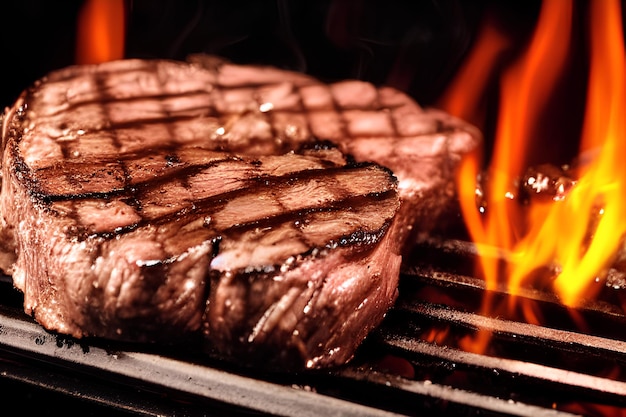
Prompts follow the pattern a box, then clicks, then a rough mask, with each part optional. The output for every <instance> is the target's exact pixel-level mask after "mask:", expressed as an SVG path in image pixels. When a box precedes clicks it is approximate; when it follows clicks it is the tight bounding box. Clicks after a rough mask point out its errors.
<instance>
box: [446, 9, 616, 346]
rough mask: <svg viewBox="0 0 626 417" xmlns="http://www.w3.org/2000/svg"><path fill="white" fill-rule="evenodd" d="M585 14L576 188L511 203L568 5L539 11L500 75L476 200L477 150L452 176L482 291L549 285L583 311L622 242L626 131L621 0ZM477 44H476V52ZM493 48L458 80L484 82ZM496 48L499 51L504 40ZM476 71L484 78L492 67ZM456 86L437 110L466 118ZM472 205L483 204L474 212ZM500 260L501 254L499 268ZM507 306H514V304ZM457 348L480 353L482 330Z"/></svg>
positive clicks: (474, 95)
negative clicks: (586, 65)
mask: <svg viewBox="0 0 626 417" xmlns="http://www.w3.org/2000/svg"><path fill="white" fill-rule="evenodd" d="M589 7H590V13H589V15H590V21H589V27H590V28H591V31H590V43H589V45H590V71H589V80H588V85H587V87H588V91H587V103H586V111H585V119H584V125H583V129H582V138H572V141H573V140H576V139H580V144H581V147H580V155H579V156H580V157H579V159H580V161H581V165H580V166H579V167H577V170H576V171H575V174H576V176H577V178H576V182H575V185H574V186H573V187H572V188H571V190H569V191H568V192H567V193H565V194H563V195H560V196H559V198H558V199H557V198H555V199H554V200H552V201H545V200H541V201H540V199H531V202H530V204H529V206H523V205H522V204H520V202H519V201H517V198H516V197H517V194H518V191H517V186H516V181H518V180H519V179H520V178H521V177H522V175H523V174H524V170H525V169H526V168H528V164H529V161H530V155H531V154H532V152H533V149H532V144H533V140H532V139H533V137H534V136H535V133H536V131H537V130H538V128H539V120H540V116H541V113H542V112H544V111H546V110H548V109H547V108H546V105H547V102H548V100H549V99H550V98H551V94H552V93H553V89H554V86H556V85H557V81H558V79H559V77H561V76H562V75H563V73H564V71H565V70H567V62H568V56H569V55H568V54H569V45H570V43H571V39H570V38H571V31H572V17H573V5H572V2H571V1H561V0H546V1H544V2H543V3H542V6H541V11H540V15H539V19H538V21H537V26H536V28H535V31H534V33H533V36H532V38H531V39H530V42H529V44H528V47H527V49H526V50H525V51H524V53H523V55H522V56H521V57H520V58H519V59H518V60H517V61H515V62H514V63H513V65H512V66H511V67H510V68H509V69H507V70H506V71H505V72H504V73H503V76H502V79H501V86H500V112H499V115H498V123H497V126H496V129H495V146H494V150H493V154H492V156H491V160H490V165H489V167H488V169H487V171H486V174H487V181H486V183H485V188H484V189H483V190H481V192H482V195H477V191H476V190H479V188H477V187H476V180H477V178H478V176H479V174H481V167H482V161H481V159H480V158H481V154H480V152H478V153H477V154H475V155H474V154H473V155H468V157H466V158H465V159H464V160H463V161H462V162H461V164H460V167H459V170H458V172H457V186H458V190H459V197H460V202H461V209H462V211H463V215H464V219H465V222H466V225H467V228H468V231H469V233H470V235H471V238H472V240H473V241H474V242H475V243H476V246H477V249H478V251H479V254H480V257H479V269H480V272H481V273H482V275H483V277H484V278H485V282H486V289H487V290H494V289H496V287H497V286H498V284H499V283H502V282H504V283H505V285H506V286H507V287H508V289H509V292H510V293H511V294H513V295H516V294H519V292H520V290H521V288H523V286H525V285H528V284H533V285H537V286H540V287H543V288H545V287H547V286H551V287H552V288H553V289H554V291H555V293H556V294H557V295H558V296H559V298H560V300H561V302H562V303H563V304H564V305H567V306H577V305H580V304H581V303H583V302H584V301H585V300H587V299H590V298H592V297H594V296H595V295H597V294H596V293H597V292H598V291H599V290H600V289H601V288H602V285H598V284H597V282H598V281H599V282H601V281H602V278H603V277H604V275H605V274H606V271H607V270H608V268H609V267H610V266H611V264H612V262H613V261H614V259H615V256H616V254H617V252H618V251H619V250H620V248H621V246H622V244H623V238H624V236H625V234H626V197H625V196H626V164H625V163H623V161H622V160H621V158H623V155H626V137H625V135H626V131H625V129H626V124H624V123H623V121H622V119H621V118H622V116H623V115H624V114H626V84H625V79H624V78H625V74H626V66H625V54H624V40H623V38H624V35H623V28H622V22H621V16H622V11H621V5H620V2H619V0H607V1H598V2H590V3H589ZM485 33H487V34H486V35H485ZM485 33H483V36H482V37H479V39H483V38H484V39H502V37H498V36H497V34H496V33H495V32H493V31H491V32H485ZM487 43H488V42H487ZM484 44H485V42H483V43H481V42H477V45H478V46H477V47H478V48H482V47H483V45H484ZM491 45H492V47H491V49H490V50H489V51H487V52H485V53H486V54H487V56H488V57H490V58H489V59H485V58H483V59H481V58H477V56H478V52H477V53H476V54H475V55H470V59H469V60H468V61H467V62H468V64H467V65H468V68H464V69H463V71H461V73H460V74H461V75H459V77H458V78H457V80H462V79H464V77H468V75H467V74H481V73H480V70H481V69H480V67H481V65H484V64H485V61H486V62H487V64H488V65H489V66H490V67H493V62H494V56H495V54H497V53H499V52H498V51H499V49H498V48H497V47H494V46H493V45H498V43H497V42H491ZM499 45H500V46H499V47H505V46H506V42H504V43H503V42H500V43H499ZM469 67H471V68H469ZM482 71H483V73H482V74H489V71H492V69H489V68H488V69H487V70H485V69H484V68H483V69H482ZM474 77H476V75H474ZM478 80H483V78H482V77H478ZM463 84H466V83H463V82H458V83H457V84H456V86H455V84H453V85H452V88H451V90H450V91H449V92H448V94H447V95H446V96H444V97H445V100H444V101H443V102H442V103H443V108H444V109H446V110H447V111H450V112H452V113H453V114H455V115H458V116H461V117H464V118H466V119H469V120H472V119H471V117H472V113H471V112H470V111H471V110H468V109H471V108H472V106H474V107H476V105H477V103H478V92H477V90H476V91H475V90H470V91H469V93H467V92H465V91H462V89H461V88H460V86H461V85H463ZM478 84H484V81H479V82H478ZM458 97H463V99H459V98H458ZM478 199H480V200H482V201H483V202H484V204H478V203H477V200H478ZM503 252H504V253H506V254H508V255H507V256H506V257H505V258H506V259H504V260H503V257H502V256H501V253H503ZM538 271H541V273H538ZM546 271H553V274H548V273H544V272H546ZM536 281H541V282H536ZM489 294H490V291H487V293H486V297H485V300H484V303H483V310H484V311H483V313H484V314H487V313H489V312H490V311H491V310H493V306H492V305H491V300H490V298H489V297H490V295H489ZM512 299H513V301H515V297H512ZM509 307H510V308H511V307H513V306H512V305H509ZM519 311H520V312H521V314H522V315H523V316H524V317H525V318H526V320H527V321H528V322H531V323H538V322H540V320H541V317H540V314H539V312H538V311H535V310H533V309H532V308H529V306H521V308H520V309H519ZM464 342H466V343H464V348H467V349H470V350H474V351H480V350H484V347H485V345H486V343H487V342H488V336H487V335H485V334H482V333H481V332H479V333H478V334H477V335H476V338H475V339H474V340H473V341H471V343H469V342H468V341H467V340H466V341H464ZM472 343H473V344H474V346H473V347H471V346H470V345H471V344H472Z"/></svg>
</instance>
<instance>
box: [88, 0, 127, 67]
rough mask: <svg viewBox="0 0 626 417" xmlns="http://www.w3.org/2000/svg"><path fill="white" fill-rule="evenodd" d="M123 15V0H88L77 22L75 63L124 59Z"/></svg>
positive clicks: (94, 62) (95, 62)
mask: <svg viewBox="0 0 626 417" xmlns="http://www.w3.org/2000/svg"><path fill="white" fill-rule="evenodd" d="M124 17H125V8H124V0H86V1H85V3H84V4H83V6H82V9H81V11H80V15H79V16H78V22H77V34H76V39H77V40H76V63H77V64H97V63H100V62H106V61H112V60H115V59H121V58H123V57H124V36H125V30H124V29H125V18H124Z"/></svg>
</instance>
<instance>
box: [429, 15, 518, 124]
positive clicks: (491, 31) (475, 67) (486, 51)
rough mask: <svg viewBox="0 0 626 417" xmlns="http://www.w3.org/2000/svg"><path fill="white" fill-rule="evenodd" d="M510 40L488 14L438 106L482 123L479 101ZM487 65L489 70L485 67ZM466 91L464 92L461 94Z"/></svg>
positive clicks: (459, 116) (467, 119) (472, 121)
mask: <svg viewBox="0 0 626 417" xmlns="http://www.w3.org/2000/svg"><path fill="white" fill-rule="evenodd" d="M509 46H510V45H509V40H508V39H507V38H506V37H505V36H504V34H502V33H501V32H500V31H499V30H498V29H497V26H496V25H495V18H494V17H493V16H491V15H489V14H488V15H486V16H485V20H484V22H483V24H482V25H481V27H480V31H479V32H478V34H477V37H476V40H475V42H474V47H473V48H472V50H471V51H470V53H469V55H468V56H467V58H466V60H465V63H464V64H463V66H462V67H461V69H460V70H459V72H458V74H457V75H456V77H455V79H454V80H453V81H452V82H451V83H450V85H449V87H448V90H447V91H446V92H445V93H444V95H443V96H442V97H441V99H440V100H439V107H441V108H444V109H446V111H447V112H448V113H450V114H452V115H453V116H456V117H458V118H460V119H463V120H465V121H468V122H470V123H473V124H475V125H478V126H481V125H482V121H481V120H480V119H482V117H484V115H477V114H476V112H475V111H476V108H477V107H478V106H477V105H476V104H477V103H478V102H479V101H480V97H481V95H482V94H483V93H484V91H485V90H486V86H487V82H488V80H489V79H490V78H491V76H492V72H493V69H494V68H495V66H496V62H497V61H498V58H499V57H500V55H501V54H502V52H504V51H505V50H506V49H507V48H508V47H509ZM485 68H487V69H488V70H485ZM460 91H463V94H459V92H460Z"/></svg>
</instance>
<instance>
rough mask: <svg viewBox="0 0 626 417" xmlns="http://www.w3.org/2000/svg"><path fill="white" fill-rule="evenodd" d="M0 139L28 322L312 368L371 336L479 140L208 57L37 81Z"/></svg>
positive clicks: (347, 92) (406, 111)
mask: <svg viewBox="0 0 626 417" xmlns="http://www.w3.org/2000/svg"><path fill="white" fill-rule="evenodd" d="M2 138H3V165H2V175H3V177H2V192H1V195H0V215H1V216H2V217H1V219H0V220H1V222H2V223H1V225H0V226H1V229H0V235H1V236H0V238H1V241H2V245H3V247H2V251H3V258H2V259H1V262H2V267H3V269H4V270H5V271H6V272H7V273H11V274H12V275H13V280H14V284H15V286H16V287H17V288H19V289H20V290H22V291H23V293H24V303H25V306H24V307H25V310H26V311H27V312H28V313H31V314H33V316H34V317H35V318H36V320H37V321H38V322H40V323H41V324H42V325H43V326H44V327H46V328H47V329H49V330H51V331H56V332H60V333H63V334H68V335H71V336H74V337H78V338H80V337H87V336H96V337H105V338H112V339H120V340H129V341H140V342H174V341H177V340H184V339H189V338H192V337H195V335H197V334H202V337H203V338H204V340H205V341H206V343H207V347H208V348H209V349H211V350H216V351H218V352H220V353H222V354H226V355H228V356H231V357H234V356H239V357H245V358H248V359H249V360H250V361H259V360H262V361H263V363H265V364H273V365H277V366H281V367H287V366H288V367H309V368H316V367H324V366H331V365H336V364H341V363H344V362H346V361H347V360H349V359H350V358H351V356H352V355H353V353H354V351H355V349H356V347H357V346H358V345H359V344H360V343H361V342H362V340H363V339H364V338H365V337H366V335H367V334H368V332H369V331H371V329H372V328H373V327H375V326H376V325H378V324H379V323H380V321H381V320H382V318H383V317H384V315H385V313H386V311H387V310H388V308H389V307H390V306H391V304H392V303H393V301H394V300H395V297H396V292H397V289H396V287H397V280H398V275H399V268H400V261H401V257H400V254H401V253H402V252H404V251H405V250H406V248H407V239H408V237H407V236H409V235H410V234H412V233H413V231H415V230H419V231H428V230H431V229H432V228H433V227H436V226H437V225H438V224H440V222H439V221H438V216H439V214H440V213H441V212H442V210H443V208H445V207H449V206H450V205H451V204H453V200H454V199H453V194H452V193H451V189H450V185H451V184H452V171H453V169H454V167H455V166H456V163H457V162H458V159H459V158H460V157H461V156H462V155H463V154H464V153H466V152H468V151H469V150H471V149H472V148H473V147H475V146H476V140H477V139H476V138H477V136H476V135H475V134H474V132H473V131H472V130H471V129H470V128H467V126H465V125H463V124H462V123H460V122H458V121H456V120H452V119H451V118H449V117H448V116H446V115H445V114H442V113H437V112H425V111H423V110H422V109H420V108H419V107H418V106H417V105H416V104H414V103H413V102H412V101H411V100H410V99H408V98H407V97H406V96H405V95H403V94H402V93H399V92H397V91H395V90H392V89H385V88H381V89H376V88H374V87H373V86H371V85H369V84H366V83H362V82H357V81H347V82H344V83H338V84H330V85H327V84H322V83H320V82H319V81H317V80H315V79H312V78H310V77H308V76H305V75H302V74H296V73H292V72H287V71H282V70H278V69H273V68H267V67H254V66H238V65H234V64H230V63H227V62H224V61H221V60H217V59H214V58H211V57H195V58H194V60H193V63H192V64H190V63H181V62H171V61H163V60H123V61H116V62H110V63H106V64H101V65H97V66H76V67H70V68H66V69H62V70H59V71H56V72H53V73H51V74H49V75H48V76H47V77H46V78H44V79H42V80H40V81H38V82H37V83H36V84H34V85H33V86H32V87H31V88H30V89H29V90H27V91H25V92H24V93H23V94H22V96H21V97H20V98H19V99H18V101H17V102H16V104H15V105H14V106H13V107H12V108H11V109H8V110H7V111H6V112H5V115H4V120H3V126H2ZM322 139H323V140H322ZM329 143H330V144H329ZM348 155H349V156H348ZM382 165H385V166H386V167H383V166H382ZM388 168H391V169H392V170H395V171H396V175H397V176H398V178H399V182H398V181H397V180H396V177H395V176H394V175H393V174H392V171H390V170H389V169H388ZM414 226H415V227H414ZM242 355H245V356H242Z"/></svg>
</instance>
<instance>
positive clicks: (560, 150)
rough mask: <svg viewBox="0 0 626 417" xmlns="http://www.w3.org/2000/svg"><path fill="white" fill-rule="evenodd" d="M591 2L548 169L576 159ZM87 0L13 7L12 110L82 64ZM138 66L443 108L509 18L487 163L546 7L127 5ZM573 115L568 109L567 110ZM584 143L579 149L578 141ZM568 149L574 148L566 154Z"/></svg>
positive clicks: (131, 0)
mask: <svg viewBox="0 0 626 417" xmlns="http://www.w3.org/2000/svg"><path fill="white" fill-rule="evenodd" d="M587 2H588V1H583V0H575V4H576V10H577V13H576V19H577V20H578V21H580V22H579V23H578V26H577V28H576V29H575V30H576V32H577V35H575V36H574V42H575V43H576V45H577V46H576V48H577V50H578V51H579V52H577V55H576V56H574V57H573V58H572V64H571V69H572V70H573V71H572V73H571V74H569V75H567V76H565V77H564V80H563V81H562V86H561V87H560V88H559V90H558V96H557V98H556V99H555V101H554V105H551V112H550V113H549V114H546V116H545V117H546V120H545V121H542V131H541V132H538V136H537V138H536V142H537V143H540V144H541V147H542V152H541V153H540V154H537V155H536V158H535V159H536V162H550V161H554V162H555V163H567V162H569V161H570V159H571V158H572V157H574V156H575V154H576V151H577V147H576V146H572V142H576V140H577V137H578V133H579V129H580V125H581V119H582V109H583V102H584V93H585V88H584V79H583V77H584V76H585V71H586V64H585V62H584V59H585V58H584V56H586V55H585V54H586V52H585V39H584V38H583V37H581V36H582V35H580V32H582V30H580V29H581V28H582V27H583V26H584V22H583V20H584V19H585V16H586V14H587V13H586V7H587ZM82 4H83V0H64V1H57V2H51V1H48V0H20V1H9V2H4V3H3V6H2V12H1V13H2V15H3V17H4V18H3V22H2V24H0V46H1V47H2V56H3V59H2V68H3V73H4V76H3V77H2V81H0V108H3V107H5V106H8V105H10V104H11V103H12V102H13V101H14V100H15V98H16V97H17V96H18V94H19V93H20V92H21V91H22V90H23V89H25V88H26V87H27V86H29V85H30V84H31V83H33V82H34V81H35V80H36V79H38V78H40V77H42V76H44V75H45V74H46V73H47V72H48V71H50V70H53V69H56V68H61V67H64V66H67V65H72V64H74V63H75V51H74V47H75V44H76V22H77V15H78V11H79V9H80V7H81V5H82ZM125 4H126V9H127V16H126V17H127V19H126V45H125V50H126V52H125V57H127V58H169V59H180V60H184V59H185V58H186V57H187V56H188V55H189V54H192V53H210V54H216V55H220V56H223V57H226V58H228V59H230V60H232V61H234V62H238V63H252V64H254V63H260V64H271V65H276V66H279V67H282V68H286V69H290V70H296V71H302V72H306V73H308V74H311V75H314V76H316V77H318V78H320V79H322V80H324V81H335V80H340V79H345V78H357V79H361V80H365V81H371V82H373V83H374V84H377V85H382V84H385V85H390V86H393V87H397V88H399V89H400V90H403V91H405V92H407V93H408V94H409V95H411V96H412V97H413V98H414V99H415V100H416V101H417V102H418V103H420V104H421V105H423V106H437V104H438V103H437V100H438V99H439V98H440V97H441V95H442V93H443V91H444V90H445V87H446V86H447V85H448V84H449V83H450V81H451V80H452V79H453V77H454V75H455V72H456V71H457V69H458V68H459V66H460V64H461V63H462V62H463V59H464V58H465V56H466V54H467V53H468V51H469V50H470V47H471V46H472V42H473V40H474V37H475V35H476V32H477V29H478V27H479V25H480V24H481V19H482V17H483V16H484V15H485V14H486V13H487V12H489V13H493V14H495V15H496V16H497V21H498V22H499V24H500V28H501V29H502V30H503V31H504V32H505V33H506V34H507V36H509V37H510V38H511V39H513V40H514V42H512V47H511V49H510V50H509V51H508V52H507V53H506V54H504V55H503V56H502V59H501V60H500V61H499V62H498V66H497V68H496V70H495V72H494V77H493V79H492V81H491V82H490V84H489V85H488V86H487V89H486V90H485V93H484V98H483V100H482V101H481V103H480V104H479V105H480V106H481V107H482V108H483V109H481V110H482V112H483V113H485V114H486V115H487V116H486V118H485V119H484V120H481V121H480V124H479V125H478V122H475V121H474V120H470V121H471V122H473V123H475V124H477V125H478V127H479V128H480V129H481V130H483V133H484V134H485V138H486V144H487V151H489V149H490V147H491V145H492V138H491V137H492V134H493V131H494V126H495V121H496V120H497V107H498V83H499V78H498V71H500V70H502V69H503V68H505V67H506V64H507V63H508V62H510V61H511V59H513V58H515V56H516V54H517V53H518V52H519V51H520V50H521V48H522V47H523V46H524V45H525V44H526V41H527V40H528V38H529V36H530V35H531V34H532V31H533V29H534V24H535V22H536V19H537V16H538V13H539V9H540V5H541V1H540V0H524V1H510V2H509V1H507V2H502V1H499V0H472V1H465V0H415V1H404V0H372V1H366V0H316V1H300V0H230V1H222V0H213V1H210V0H206V1H205V0H185V1H179V0H126V3H125ZM562 103H565V104H562ZM572 138H576V139H574V140H573V139H572ZM564 144H565V146H563V145H564Z"/></svg>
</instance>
